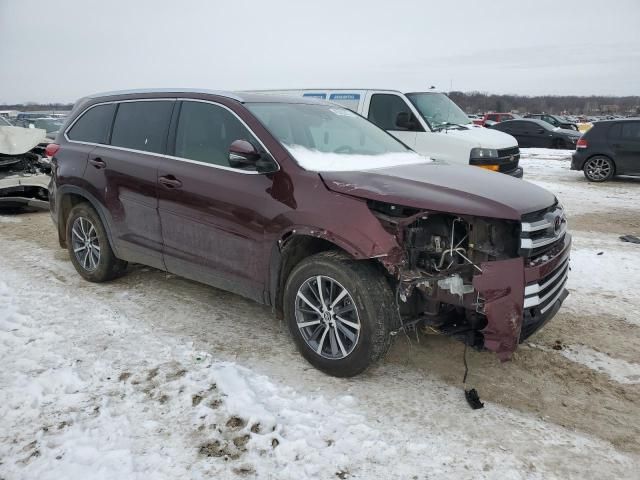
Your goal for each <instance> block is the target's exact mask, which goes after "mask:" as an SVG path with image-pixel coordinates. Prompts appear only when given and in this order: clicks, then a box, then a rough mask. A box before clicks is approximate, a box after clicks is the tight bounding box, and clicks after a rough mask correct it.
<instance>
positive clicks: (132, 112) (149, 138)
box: [111, 100, 174, 153]
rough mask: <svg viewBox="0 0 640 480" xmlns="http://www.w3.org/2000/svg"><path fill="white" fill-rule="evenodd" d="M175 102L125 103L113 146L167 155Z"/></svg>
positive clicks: (119, 107) (120, 113) (122, 105)
mask: <svg viewBox="0 0 640 480" xmlns="http://www.w3.org/2000/svg"><path fill="white" fill-rule="evenodd" d="M173 104H174V102H172V101H167V100H161V101H149V102H123V103H120V104H119V106H118V112H117V113H116V120H115V122H114V124H113V133H112V134H111V145H113V146H114V147H123V148H131V149H133V150H143V151H146V152H152V153H163V152H164V149H165V144H166V138H167V131H168V129H169V120H170V118H171V111H172V108H173Z"/></svg>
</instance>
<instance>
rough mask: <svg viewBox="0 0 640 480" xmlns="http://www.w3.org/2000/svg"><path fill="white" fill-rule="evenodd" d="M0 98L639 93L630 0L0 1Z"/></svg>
mask: <svg viewBox="0 0 640 480" xmlns="http://www.w3.org/2000/svg"><path fill="white" fill-rule="evenodd" d="M0 35H1V41H0V103H12V102H23V101H36V102H50V101H62V102H71V101H74V100H76V99H77V98H79V97H82V96H84V95H86V94H88V93H94V92H99V91H106V90H117V89H127V88H138V87H174V86H180V87H199V88H212V89H224V90H234V89H238V90H239V89H264V88H297V87H300V88H303V87H309V88H313V87H334V88H338V87H349V88H354V87H374V88H395V89H409V90H419V89H424V88H427V87H429V86H431V85H435V86H436V87H437V88H439V89H442V90H450V89H451V88H453V89H454V90H463V91H470V90H480V91H487V92H493V93H519V94H529V95H536V94H576V95H591V94H614V95H640V0H615V1H612V0H608V1H606V0H477V1H476V0H455V1H452V0H440V1H438V2H434V1H427V0H416V1H409V0H406V1H403V0H384V1H379V0H362V1H360V0H353V1H350V0H338V1H334V0H315V1H304V0H273V1H269V0H255V1H247V0H233V1H223V0H210V1H207V0H137V1H134V0H63V1H53V0H47V1H44V0H0Z"/></svg>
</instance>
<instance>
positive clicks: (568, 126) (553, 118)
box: [524, 113, 580, 132]
mask: <svg viewBox="0 0 640 480" xmlns="http://www.w3.org/2000/svg"><path fill="white" fill-rule="evenodd" d="M524 118H531V119H536V120H542V121H543V122H547V123H549V124H551V125H553V126H554V127H558V128H562V129H564V130H574V131H576V132H577V131H579V130H580V129H579V127H578V124H577V123H575V122H572V121H569V120H567V119H565V118H563V117H561V116H559V115H550V114H548V113H528V114H526V115H525V116H524Z"/></svg>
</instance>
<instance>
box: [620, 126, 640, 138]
mask: <svg viewBox="0 0 640 480" xmlns="http://www.w3.org/2000/svg"><path fill="white" fill-rule="evenodd" d="M621 125H622V138H624V139H625V140H640V122H625V123H622V124H621Z"/></svg>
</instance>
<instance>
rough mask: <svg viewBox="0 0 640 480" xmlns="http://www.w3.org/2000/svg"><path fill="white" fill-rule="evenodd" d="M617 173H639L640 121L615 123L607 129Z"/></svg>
mask: <svg viewBox="0 0 640 480" xmlns="http://www.w3.org/2000/svg"><path fill="white" fill-rule="evenodd" d="M609 142H610V145H611V149H612V150H613V152H614V154H615V157H614V161H615V162H616V173H618V174H622V175H624V174H631V175H637V174H640V121H626V122H620V123H616V124H615V125H613V126H612V127H611V128H610V129H609Z"/></svg>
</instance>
